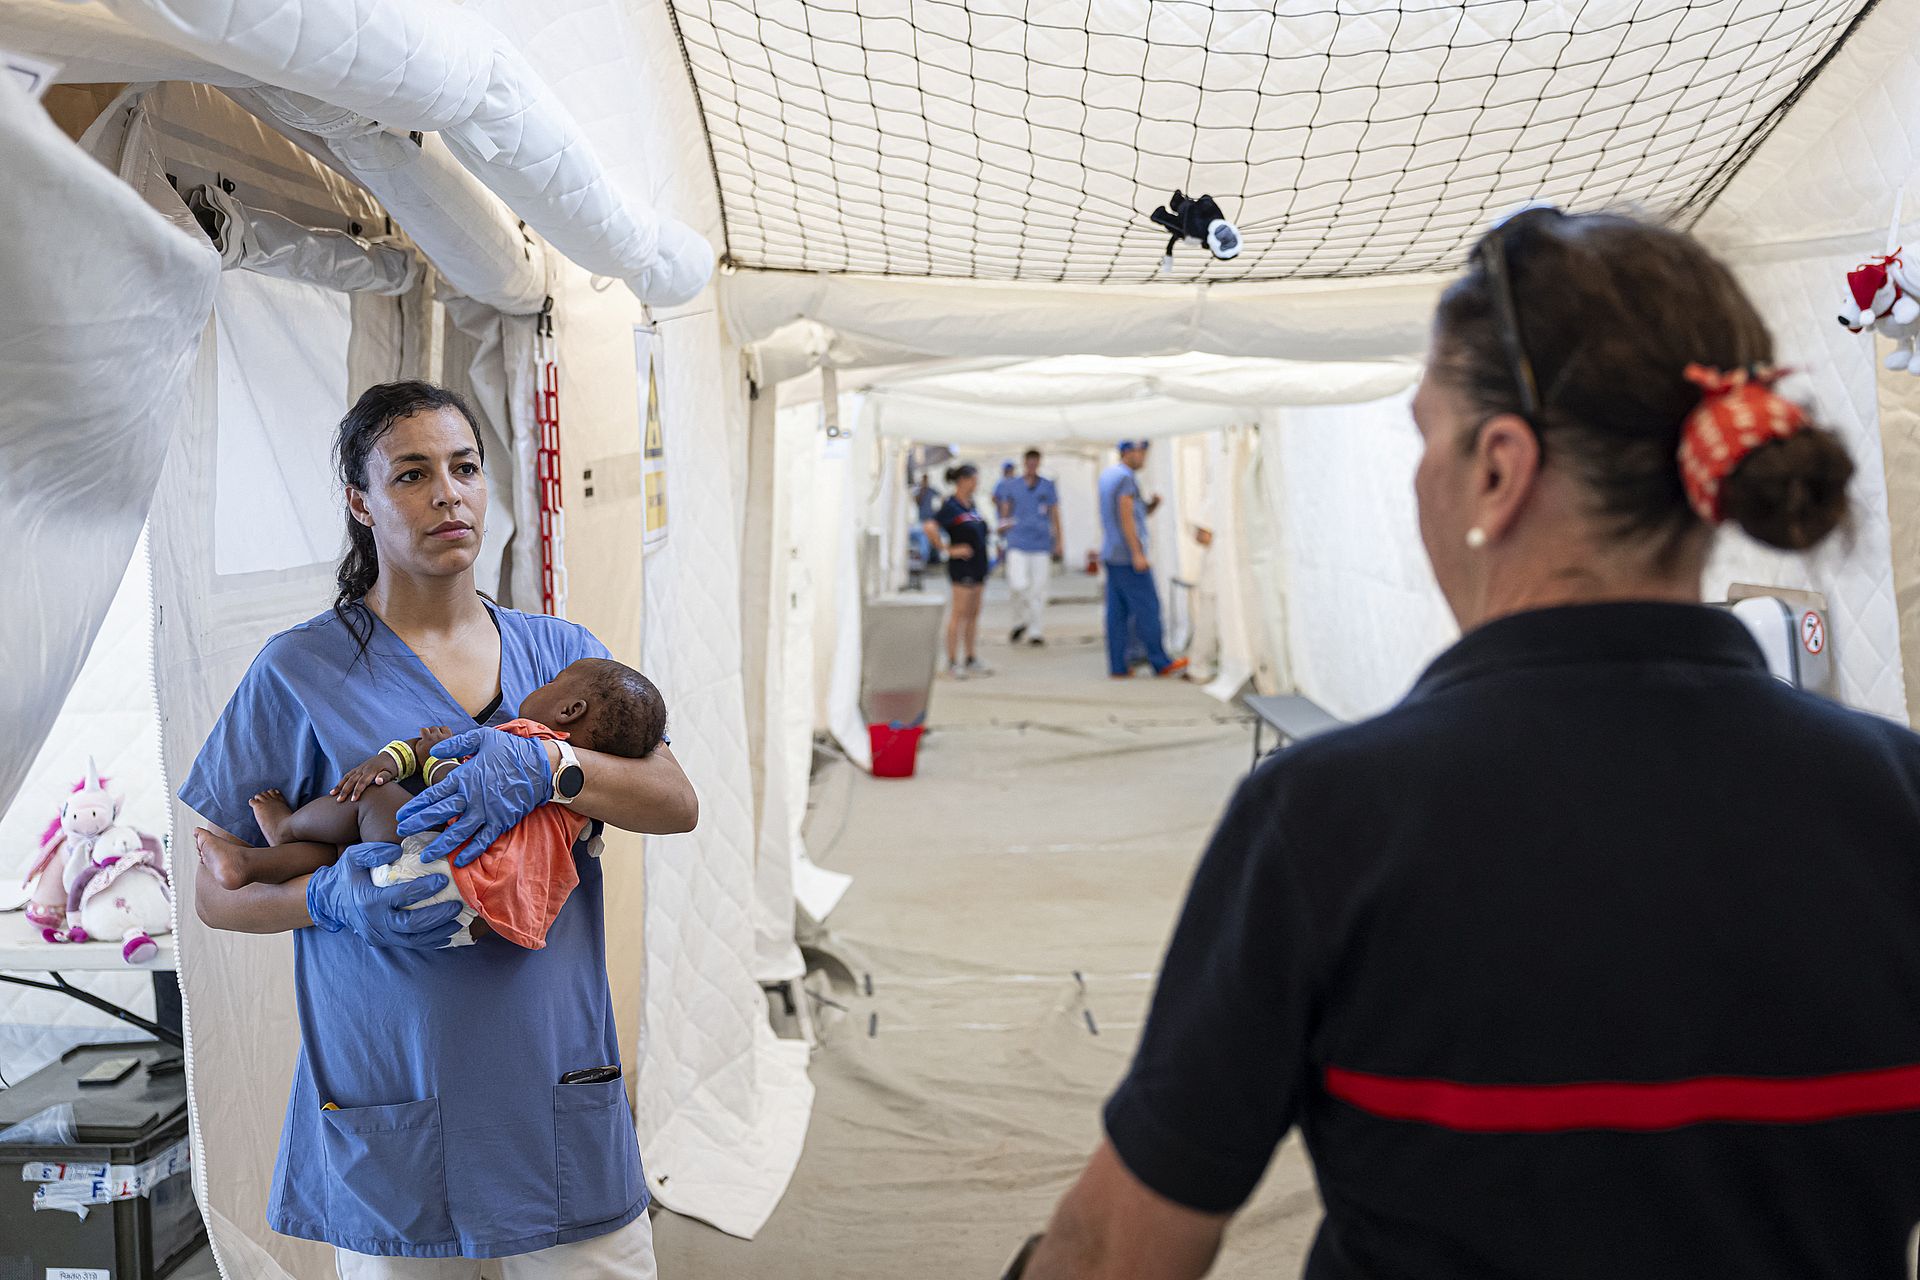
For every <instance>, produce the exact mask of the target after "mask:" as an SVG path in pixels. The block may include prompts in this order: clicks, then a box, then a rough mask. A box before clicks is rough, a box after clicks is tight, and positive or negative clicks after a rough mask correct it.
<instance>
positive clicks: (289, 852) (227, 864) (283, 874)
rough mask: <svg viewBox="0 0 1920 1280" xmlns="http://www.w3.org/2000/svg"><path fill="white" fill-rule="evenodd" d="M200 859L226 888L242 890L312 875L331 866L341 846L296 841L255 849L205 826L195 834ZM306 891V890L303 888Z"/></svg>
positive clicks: (194, 840)
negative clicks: (216, 833)
mask: <svg viewBox="0 0 1920 1280" xmlns="http://www.w3.org/2000/svg"><path fill="white" fill-rule="evenodd" d="M193 843H194V847H195V848H196V849H197V850H198V851H199V853H200V861H201V862H203V863H205V864H206V867H207V870H209V871H211V872H212V873H213V878H214V879H215V880H216V881H218V882H219V883H220V886H221V887H222V888H225V889H243V888H245V887H246V886H248V885H250V884H251V885H278V884H285V883H286V882H287V881H289V880H292V879H295V878H297V877H299V876H304V875H311V874H312V873H313V872H315V871H318V870H319V869H320V868H321V867H326V866H331V865H332V864H333V862H334V861H335V859H337V858H339V856H340V846H338V845H333V844H313V843H308V842H303V841H296V842H294V843H292V844H278V845H274V846H272V847H271V848H267V849H256V848H255V847H254V846H252V845H250V844H241V843H240V842H239V841H238V840H229V839H227V838H226V837H224V836H218V835H215V834H214V833H213V832H211V831H208V830H206V829H205V828H199V829H196V830H195V831H194V833H193ZM302 892H303V893H304V892H305V891H304V890H302Z"/></svg>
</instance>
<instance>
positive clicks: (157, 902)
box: [27, 760, 173, 964]
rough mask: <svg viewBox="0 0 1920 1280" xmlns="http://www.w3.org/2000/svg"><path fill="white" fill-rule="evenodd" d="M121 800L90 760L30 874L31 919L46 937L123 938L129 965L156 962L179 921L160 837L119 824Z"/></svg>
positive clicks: (123, 954)
mask: <svg viewBox="0 0 1920 1280" xmlns="http://www.w3.org/2000/svg"><path fill="white" fill-rule="evenodd" d="M119 814H120V802H119V800H117V799H116V798H114V796H113V795H111V794H110V793H109V792H108V791H107V784H106V779H104V778H102V777H101V776H100V773H99V770H98V769H97V768H96V767H95V766H94V763H93V761H92V760H88V761H87V776H86V777H85V778H83V779H81V781H80V784H79V785H78V786H76V787H75V788H74V791H73V794H72V795H71V796H69V797H68V798H67V801H66V803H65V804H63V805H62V806H61V807H60V816H59V818H58V819H56V820H55V821H54V822H53V823H52V824H51V825H50V826H49V827H48V828H47V831H46V834H45V835H44V836H42V837H41V840H40V855H39V857H38V858H37V859H35V861H34V864H33V867H32V869H31V870H30V871H28V873H27V887H28V890H29V899H28V903H27V918H28V919H29V920H31V921H32V922H33V923H35V924H37V925H39V926H40V934H41V936H42V937H43V938H45V939H46V940H47V941H48V942H89V941H101V942H105V941H118V942H119V943H120V955H121V958H122V959H124V960H125V961H126V962H127V963H128V964H140V963H142V962H144V961H147V960H151V959H152V958H153V956H154V954H155V953H156V952H157V951H158V950H159V949H160V948H159V944H158V943H156V942H155V941H154V940H153V939H154V937H155V935H158V934H164V933H167V932H168V931H170V930H171V929H172V927H173V892H172V886H171V885H170V884H169V883H168V881H167V872H166V858H165V855H164V852H163V851H162V849H161V847H160V842H159V841H158V840H156V839H154V838H153V837H152V836H148V835H142V834H141V833H140V832H138V831H135V830H134V829H133V828H132V827H126V826H118V825H115V819H116V818H118V817H119Z"/></svg>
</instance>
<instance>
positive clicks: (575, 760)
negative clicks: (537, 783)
mask: <svg viewBox="0 0 1920 1280" xmlns="http://www.w3.org/2000/svg"><path fill="white" fill-rule="evenodd" d="M548 741H550V742H552V743H553V745H554V747H555V748H556V749H557V750H558V751H559V752H560V767H559V768H557V769H555V770H554V771H553V802H554V803H555V804H572V803H573V802H574V801H575V800H578V799H579V798H580V789H581V788H582V787H584V786H586V785H587V775H586V772H585V771H584V770H583V769H581V767H580V757H579V756H577V755H575V754H574V751H573V748H572V747H570V746H568V745H567V743H566V742H565V741H564V740H562V739H560V738H550V739H548Z"/></svg>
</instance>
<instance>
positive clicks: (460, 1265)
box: [333, 1213, 660, 1280]
mask: <svg viewBox="0 0 1920 1280" xmlns="http://www.w3.org/2000/svg"><path fill="white" fill-rule="evenodd" d="M333 1258H334V1264H333V1265H334V1269H335V1270H337V1271H338V1272H339V1273H340V1280H480V1267H481V1260H480V1259H479V1258H375V1257H370V1256H369V1255H367V1254H364V1253H349V1252H347V1250H345V1249H335V1250H334V1251H333ZM495 1265H496V1266H497V1267H498V1269H499V1272H500V1275H501V1276H502V1278H503V1280H657V1278H658V1276H659V1274H660V1273H659V1271H657V1270H656V1269H655V1268H654V1264H653V1223H652V1222H651V1221H649V1220H648V1218H647V1215H646V1214H644V1213H643V1214H641V1215H640V1216H639V1217H637V1218H635V1219H634V1220H633V1221H632V1222H629V1223H628V1224H627V1225H626V1226H624V1227H621V1228H620V1229H619V1230H618V1231H610V1232H608V1233H607V1234H606V1235H604V1236H595V1237H594V1238H593V1239H591V1240H577V1241H575V1242H574V1243H572V1244H557V1245H555V1246H553V1248H551V1249H540V1250H537V1251H536V1252H533V1253H521V1254H515V1255H514V1256H513V1257H511V1258H501V1259H499V1260H498V1262H497V1263H496V1264H495Z"/></svg>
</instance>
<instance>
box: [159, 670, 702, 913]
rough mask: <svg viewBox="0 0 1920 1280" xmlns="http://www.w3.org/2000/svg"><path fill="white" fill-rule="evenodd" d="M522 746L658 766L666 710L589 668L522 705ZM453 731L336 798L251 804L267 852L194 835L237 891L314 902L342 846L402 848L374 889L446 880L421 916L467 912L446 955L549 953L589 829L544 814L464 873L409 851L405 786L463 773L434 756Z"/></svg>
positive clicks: (632, 676) (421, 840)
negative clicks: (492, 948) (440, 905)
mask: <svg viewBox="0 0 1920 1280" xmlns="http://www.w3.org/2000/svg"><path fill="white" fill-rule="evenodd" d="M498 727H499V728H500V729H501V730H502V731H503V732H506V733H516V734H519V735H520V736H521V737H524V738H550V739H563V740H570V741H571V742H572V744H573V745H574V746H575V747H583V748H585V749H587V750H589V751H601V752H605V753H607V754H609V755H616V756H627V757H630V758H635V759H637V758H639V757H642V756H646V755H651V754H652V753H653V751H654V749H655V748H656V747H658V746H659V745H660V743H661V742H662V740H663V739H664V738H665V735H666V727H667V708H666V703H665V702H664V701H663V700H662V699H661V697H660V691H659V690H658V689H656V688H654V686H653V682H652V681H650V680H648V679H647V678H646V677H645V676H643V675H641V674H640V673H639V672H638V671H635V670H634V669H633V668H631V667H627V666H623V665H622V664H620V663H618V662H614V661H612V660H610V659H606V658H583V659H581V660H580V661H579V662H576V663H573V664H572V665H571V666H569V667H567V668H566V669H565V670H564V671H562V672H561V673H560V674H559V675H558V676H556V677H555V678H554V679H553V680H551V681H549V682H548V683H546V684H544V685H541V686H540V687H539V688H538V689H535V690H534V691H533V692H532V693H529V694H528V695H527V696H526V698H525V699H524V700H523V701H522V702H521V704H520V718H519V719H517V720H511V721H509V722H507V723H506V724H503V725H500V726H498ZM452 736H453V733H452V731H451V730H449V729H448V728H446V727H445V726H444V725H435V726H433V727H431V728H426V729H422V730H421V731H420V736H419V737H417V738H414V739H411V740H396V741H394V742H391V743H389V744H387V745H386V746H385V747H382V748H381V749H380V750H379V751H377V752H375V753H374V754H373V755H372V756H371V757H369V758H368V759H366V760H365V761H363V762H361V763H360V764H358V765H356V766H354V767H353V768H352V769H350V770H348V772H347V775H346V776H345V777H344V778H342V779H340V783H339V785H338V786H336V787H335V788H334V789H333V790H332V792H330V793H329V794H327V795H324V796H320V797H318V798H316V799H314V800H311V801H309V802H308V803H306V804H304V805H301V806H300V807H299V808H298V809H294V808H292V807H290V806H289V805H288V804H287V801H286V797H284V796H283V795H281V793H280V792H279V791H265V792H262V793H261V794H259V795H257V796H254V797H253V799H252V800H251V802H250V804H251V806H252V809H253V816H254V818H255V820H256V821H258V822H259V824H260V830H261V832H262V833H264V834H265V836H266V838H267V841H268V846H269V847H267V848H254V847H252V846H250V845H245V844H241V843H239V842H237V841H230V840H225V839H222V838H221V837H220V836H218V835H215V834H214V833H213V832H210V831H208V830H206V829H205V828H204V827H203V828H201V829H199V830H197V831H195V832H194V833H193V837H194V844H195V845H196V846H197V847H198V849H199V851H200V861H201V862H203V863H205V864H206V866H207V868H208V870H210V871H211V872H212V873H213V877H214V879H215V880H217V881H219V883H220V884H221V885H222V886H224V887H225V888H228V889H240V888H243V887H245V886H247V885H272V886H277V887H278V891H283V892H285V893H287V894H288V895H289V896H290V898H295V897H297V898H298V899H299V900H300V901H301V902H304V901H305V898H306V889H305V885H304V884H293V883H289V882H290V881H294V880H298V879H300V877H302V876H306V875H309V874H311V873H312V872H314V871H316V870H318V869H319V868H321V867H323V866H328V865H330V864H332V863H333V862H334V861H335V860H337V859H338V858H339V856H340V851H341V848H342V847H343V846H346V845H351V844H357V843H361V842H380V843H384V844H399V845H400V850H401V852H400V857H399V858H398V859H397V860H395V861H394V862H392V863H390V864H388V865H386V866H383V867H376V868H374V871H373V878H374V882H375V883H376V884H381V885H387V884H394V883H398V882H400V881H404V880H415V879H418V878H419V877H421V876H423V875H431V874H442V873H444V874H447V875H448V876H449V877H450V879H451V883H450V884H448V885H447V887H446V888H445V889H443V890H441V891H440V892H439V893H437V894H435V895H434V896H432V897H430V898H427V899H425V900H424V901H422V902H419V903H417V904H415V906H416V909H417V908H418V907H425V906H430V905H432V904H433V903H436V902H451V901H456V900H457V901H459V902H460V903H461V904H462V907H463V909H462V911H461V913H460V916H459V923H460V928H459V930H458V931H457V932H456V933H455V934H454V936H453V941H451V942H449V943H448V944H447V945H448V946H453V947H461V946H468V945H470V944H471V943H473V942H474V941H475V940H476V939H478V938H482V937H485V936H486V935H487V934H489V933H497V934H499V935H500V936H501V937H503V938H505V939H507V940H508V941H510V942H514V943H518V944H519V945H520V946H523V947H528V948H532V949H536V950H537V949H539V948H541V947H544V946H545V945H546V937H547V930H548V929H549V928H551V927H552V925H553V922H554V919H555V918H556V917H557V916H558V915H559V914H560V908H561V906H562V905H563V904H564V903H565V902H566V900H567V895H568V894H570V893H572V892H573V890H574V887H575V886H576V885H578V884H579V883H580V873H579V871H578V869H577V868H576V867H575V866H574V862H573V845H574V842H575V841H576V840H578V839H579V838H580V832H581V831H582V830H583V829H584V828H585V827H586V825H587V822H588V819H587V818H586V817H584V816H583V815H581V814H578V813H575V812H574V811H573V810H572V809H570V808H568V807H566V806H564V805H559V804H553V803H548V804H543V805H541V806H540V807H539V808H538V809H535V810H534V811H533V812H532V813H530V814H528V815H527V816H526V817H525V818H523V819H522V820H521V821H520V823H519V824H518V825H517V826H515V827H513V828H512V829H510V830H509V831H507V833H506V834H505V835H503V836H501V837H500V838H499V839H498V840H496V841H495V842H494V843H493V845H492V847H491V848H489V849H488V850H487V851H486V852H485V853H483V854H481V855H480V857H479V858H478V859H475V860H474V861H472V862H469V863H468V864H467V865H466V866H464V867H456V866H453V865H452V863H451V861H449V862H445V863H442V862H438V861H436V862H434V863H432V864H427V863H423V862H421V860H420V854H421V851H422V850H424V849H425V848H426V847H427V845H428V844H429V843H431V842H432V840H433V837H434V835H435V834H436V833H435V832H432V831H424V832H420V833H419V834H417V835H412V836H408V837H407V838H406V839H405V840H404V841H403V840H401V839H400V837H399V833H398V830H397V827H398V817H397V815H398V814H399V812H400V807H401V806H402V805H404V804H405V803H406V802H407V801H408V800H409V799H411V798H412V792H410V791H408V789H407V788H406V787H404V786H402V785H401V783H403V782H404V781H406V780H407V779H409V778H412V777H415V776H416V775H417V776H419V777H420V779H421V783H422V784H423V785H428V786H430V785H432V784H433V783H435V782H438V781H440V779H442V778H444V777H445V776H446V775H447V772H448V771H449V770H452V769H456V768H458V767H459V762H458V761H454V760H443V759H440V758H438V757H436V756H432V755H429V754H428V753H429V752H430V751H431V750H432V749H433V747H434V745H435V744H436V743H439V742H444V741H446V740H447V739H448V738H450V737H452Z"/></svg>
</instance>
